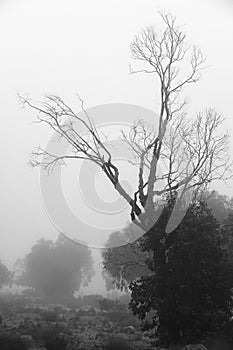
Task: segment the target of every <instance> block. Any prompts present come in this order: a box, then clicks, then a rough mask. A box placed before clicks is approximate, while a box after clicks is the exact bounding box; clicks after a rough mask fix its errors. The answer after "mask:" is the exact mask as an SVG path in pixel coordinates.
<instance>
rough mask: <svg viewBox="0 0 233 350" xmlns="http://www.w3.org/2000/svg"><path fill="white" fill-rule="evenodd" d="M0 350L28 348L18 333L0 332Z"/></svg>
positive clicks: (24, 349) (23, 349) (22, 349)
mask: <svg viewBox="0 0 233 350" xmlns="http://www.w3.org/2000/svg"><path fill="white" fill-rule="evenodd" d="M0 349H1V350H28V349H29V346H28V345H27V344H26V342H25V341H24V340H23V339H21V338H20V336H18V335H14V334H8V333H2V334H0Z"/></svg>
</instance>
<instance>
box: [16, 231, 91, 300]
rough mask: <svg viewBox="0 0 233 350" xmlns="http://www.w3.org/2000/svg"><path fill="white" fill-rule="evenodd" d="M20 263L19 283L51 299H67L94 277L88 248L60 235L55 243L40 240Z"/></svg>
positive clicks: (38, 294)
mask: <svg viewBox="0 0 233 350" xmlns="http://www.w3.org/2000/svg"><path fill="white" fill-rule="evenodd" d="M21 265H22V266H21V270H22V273H21V275H20V277H19V279H18V283H19V284H22V285H25V286H28V287H30V288H33V289H34V290H35V292H36V295H37V296H41V297H44V298H47V299H48V301H49V300H50V301H52V302H56V301H57V302H60V301H62V302H63V301H65V300H66V299H68V300H69V299H70V298H71V297H72V295H73V293H74V292H75V291H77V290H78V289H79V288H80V286H81V284H82V283H84V284H85V283H88V281H90V279H91V277H92V276H93V267H92V259H91V252H90V250H89V249H88V248H86V247H83V246H80V245H77V244H74V243H73V242H71V241H69V240H68V239H66V238H64V237H63V236H62V235H61V236H59V238H58V240H57V241H56V242H55V243H54V242H52V241H48V240H44V239H42V240H39V241H38V242H37V243H36V244H35V245H34V246H33V247H32V248H31V251H30V253H29V254H27V255H26V257H25V259H24V260H23V262H22V264H21ZM49 298H50V299H49Z"/></svg>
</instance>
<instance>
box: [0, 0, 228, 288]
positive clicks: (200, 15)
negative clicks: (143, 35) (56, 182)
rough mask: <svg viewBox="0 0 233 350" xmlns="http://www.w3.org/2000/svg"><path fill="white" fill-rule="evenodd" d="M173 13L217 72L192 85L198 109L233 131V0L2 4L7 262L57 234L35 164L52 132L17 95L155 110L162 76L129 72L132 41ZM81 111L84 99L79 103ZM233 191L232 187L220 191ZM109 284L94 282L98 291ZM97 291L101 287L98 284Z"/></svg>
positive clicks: (1, 139) (1, 144) (1, 201)
mask: <svg viewBox="0 0 233 350" xmlns="http://www.w3.org/2000/svg"><path fill="white" fill-rule="evenodd" d="M157 9H170V10H171V11H172V12H173V13H174V14H175V15H176V16H177V19H178V22H179V23H180V24H186V27H185V28H186V29H185V30H186V32H187V34H188V37H189V40H190V41H191V42H192V43H194V44H197V45H198V46H199V47H200V48H201V49H202V51H203V53H204V54H205V55H206V56H207V59H208V60H207V63H208V64H209V65H210V68H208V70H206V71H205V72H204V73H203V79H202V81H201V82H200V83H199V84H198V85H196V86H194V87H192V88H191V89H189V90H188V91H187V93H188V96H189V97H190V103H191V105H190V107H191V110H192V111H198V110H200V109H203V108H205V107H210V106H212V107H215V108H216V109H217V110H218V111H219V112H220V113H222V114H223V115H224V116H225V117H226V120H227V126H228V127H229V129H230V131H231V128H232V117H233V104H232V81H233V65H232V62H233V40H232V37H233V1H230V0H228V1H227V0H225V1H224V0H221V1H220V0H218V1H217V0H215V1H214V0H211V1H210V0H198V1H189V0H176V1H175V0H125V1H123V0H121V1H119V0H118V1H116V0H99V1H94V0H86V1H84V0H82V1H80V0H66V1H61V0H60V1H59V0H0V101H1V115H0V118H1V130H0V156H1V173H0V174H1V175H0V176H1V182H0V183H1V197H0V206H1V214H0V258H1V259H2V260H3V261H4V262H5V263H7V264H10V265H12V264H13V262H14V261H15V259H16V258H17V257H22V256H23V255H24V254H25V253H26V252H27V251H28V249H29V248H30V247H31V245H32V244H33V243H34V242H35V241H36V240H37V239H38V238H40V237H42V236H44V237H48V238H51V239H54V238H56V235H57V232H56V230H55V228H54V227H53V226H52V224H51V223H50V221H49V219H48V217H47V216H46V214H45V212H44V209H43V206H42V203H41V198H40V188H39V180H38V174H39V171H38V170H32V169H30V168H29V167H28V165H27V162H28V159H29V153H30V152H31V151H32V150H33V149H34V147H35V146H37V145H39V144H40V145H42V146H43V145H45V144H46V142H47V140H48V138H49V137H50V130H48V129H46V128H42V127H40V126H38V125H35V124H34V125H33V124H31V122H32V121H33V119H34V118H35V114H34V113H33V112H32V111H30V110H26V111H25V110H21V109H20V107H19V104H18V101H17V97H16V91H19V92H20V93H28V94H30V96H31V97H33V98H35V99H41V98H42V97H43V94H44V93H58V94H60V95H61V96H62V97H64V98H65V99H66V100H67V101H69V100H70V99H72V98H73V96H74V94H75V93H76V92H79V93H80V95H81V96H82V97H83V98H84V99H85V101H86V106H87V107H91V106H95V105H99V104H103V103H111V102H125V103H132V104H137V105H141V106H144V107H147V108H150V109H156V107H157V106H158V105H157V103H156V96H157V95H156V89H155V84H154V81H153V80H152V79H151V78H150V77H148V76H143V75H129V74H128V64H129V63H130V55H129V45H130V42H131V41H132V39H133V36H134V35H135V34H137V33H138V31H139V30H140V28H141V27H143V26H145V25H150V24H156V23H158V15H157V12H156V11H157ZM77 108H78V104H77ZM221 189H222V191H224V192H227V193H228V194H229V195H233V187H232V188H231V187H230V188H226V187H221ZM101 283H102V282H101V281H100V280H99V279H96V280H95V285H94V287H93V288H94V289H96V288H97V285H98V288H99V289H101V286H102V284H101ZM98 288H97V289H98Z"/></svg>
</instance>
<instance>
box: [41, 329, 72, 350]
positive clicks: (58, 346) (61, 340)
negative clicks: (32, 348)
mask: <svg viewBox="0 0 233 350" xmlns="http://www.w3.org/2000/svg"><path fill="white" fill-rule="evenodd" d="M40 341H41V342H42V343H43V345H44V346H45V347H46V349H47V350H64V349H66V346H67V344H68V340H67V337H66V336H65V334H63V333H61V332H60V331H59V330H58V329H56V327H49V328H46V329H43V330H42V331H41V332H40Z"/></svg>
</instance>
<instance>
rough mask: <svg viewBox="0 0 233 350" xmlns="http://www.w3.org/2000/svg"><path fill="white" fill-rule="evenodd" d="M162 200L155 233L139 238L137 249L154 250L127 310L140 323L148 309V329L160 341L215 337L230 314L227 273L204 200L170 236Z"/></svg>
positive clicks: (232, 281) (231, 277)
mask: <svg viewBox="0 0 233 350" xmlns="http://www.w3.org/2000/svg"><path fill="white" fill-rule="evenodd" d="M173 205H174V203H173V202H172V201H169V202H168V205H167V207H166V208H165V209H164V211H163V213H162V215H161V217H160V219H159V221H158V222H157V224H156V227H155V228H154V229H155V230H158V231H160V232H162V239H163V241H164V244H163V245H161V244H160V245H158V242H157V240H156V239H155V238H154V236H153V232H150V233H148V234H146V235H145V239H144V241H143V243H142V245H141V249H142V250H143V251H154V255H153V259H151V261H150V262H149V261H148V267H149V268H150V270H151V275H149V276H142V277H140V278H138V279H136V280H135V281H133V282H132V283H131V285H130V289H131V291H132V299H131V302H130V307H131V309H132V310H133V312H134V313H135V314H137V315H138V316H139V317H140V318H141V319H142V320H143V319H145V317H146V314H147V313H148V312H149V311H151V310H154V311H155V316H154V318H153V325H152V326H154V327H155V326H156V325H157V326H158V335H159V337H160V339H161V340H162V341H164V342H168V343H169V342H171V343H174V342H181V341H186V342H192V341H197V339H199V340H201V339H203V337H205V336H208V335H213V334H216V333H217V332H218V331H219V330H221V329H223V327H224V324H226V323H227V322H229V320H230V317H231V314H232V307H233V301H232V288H233V270H232V265H231V264H229V261H228V259H227V252H226V250H225V249H223V245H222V243H223V240H224V237H223V232H222V231H221V229H220V225H219V223H218V222H217V220H216V219H215V218H214V216H213V214H212V213H211V211H210V209H209V208H208V207H207V205H206V203H204V202H200V201H197V202H194V203H192V205H191V206H190V207H189V209H188V211H187V213H186V215H185V217H184V219H183V220H182V223H181V224H180V225H179V226H178V227H177V228H176V229H175V230H174V231H173V232H172V233H170V234H166V232H165V227H166V222H167V220H168V218H169V215H170V212H171V210H172V206H173Z"/></svg>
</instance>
